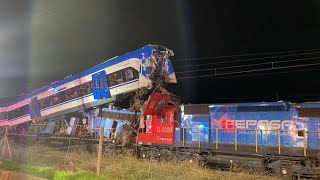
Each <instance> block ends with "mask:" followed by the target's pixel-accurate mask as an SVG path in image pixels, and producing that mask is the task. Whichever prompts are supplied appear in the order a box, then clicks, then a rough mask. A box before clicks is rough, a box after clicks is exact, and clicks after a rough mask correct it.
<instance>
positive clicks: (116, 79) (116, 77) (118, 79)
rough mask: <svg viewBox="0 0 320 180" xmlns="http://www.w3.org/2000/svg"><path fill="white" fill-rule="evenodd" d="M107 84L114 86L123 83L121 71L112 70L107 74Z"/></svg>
mask: <svg viewBox="0 0 320 180" xmlns="http://www.w3.org/2000/svg"><path fill="white" fill-rule="evenodd" d="M108 81H109V84H110V85H109V86H115V85H118V84H121V83H123V78H122V73H121V71H117V72H114V73H112V74H110V75H109V76H108Z"/></svg>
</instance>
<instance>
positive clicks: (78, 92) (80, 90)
mask: <svg viewBox="0 0 320 180" xmlns="http://www.w3.org/2000/svg"><path fill="white" fill-rule="evenodd" d="M90 93H92V89H91V81H90V82H87V83H85V84H81V85H79V86H75V87H73V88H70V89H68V90H65V91H61V92H59V93H57V94H54V95H51V96H48V97H46V98H43V99H40V100H39V104H40V109H44V108H47V107H50V106H53V105H56V104H59V103H62V102H65V101H68V100H71V99H74V98H77V97H81V96H85V95H87V94H90Z"/></svg>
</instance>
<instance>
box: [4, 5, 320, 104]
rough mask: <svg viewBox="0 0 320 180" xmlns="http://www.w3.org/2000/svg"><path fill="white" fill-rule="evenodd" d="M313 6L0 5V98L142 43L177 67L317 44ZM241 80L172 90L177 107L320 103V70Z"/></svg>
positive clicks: (318, 21) (318, 15) (184, 84)
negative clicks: (162, 50)
mask: <svg viewBox="0 0 320 180" xmlns="http://www.w3.org/2000/svg"><path fill="white" fill-rule="evenodd" d="M319 8H320V1H288V2H287V3H285V2H280V1H266V2H262V1H228V2H224V1H213V0H212V1H205V0H202V1H200V0H194V1H187V0H176V1H175V0H161V1H160V0H159V1H156V0H154V1H150V0H138V1H131V0H127V1H125V0H93V1H87V0H68V1H65V0H55V1H42V0H34V1H31V0H24V1H22V0H0V98H1V101H2V102H3V101H6V100H8V99H12V98H14V97H17V96H19V95H21V94H23V93H28V92H31V91H32V90H35V89H37V88H40V87H42V86H45V85H47V84H49V83H50V82H53V81H55V80H59V79H63V78H64V77H65V76H68V75H70V74H75V73H78V72H80V71H82V70H85V69H87V68H90V67H92V66H94V65H97V64H99V63H101V62H102V61H104V60H106V59H109V58H112V57H114V56H117V55H121V54H124V53H126V52H129V51H131V50H135V49H137V48H140V47H142V46H144V45H146V44H161V45H164V46H167V47H168V48H170V49H172V50H173V51H174V52H175V57H174V58H173V59H172V61H173V62H174V65H175V66H176V67H177V68H176V71H184V70H188V69H184V68H180V69H179V67H178V66H183V65H194V64H199V63H204V62H206V63H208V62H223V61H227V60H228V61H236V60H239V59H245V58H249V56H241V57H233V58H214V59H205V60H202V61H200V60H199V61H198V60H191V61H189V60H185V59H189V58H197V57H215V56H228V55H237V54H252V53H267V52H283V51H293V50H310V49H316V48H320V11H319ZM319 51H320V50H318V52H319ZM271 55H273V54H271ZM313 56H320V54H314V55H313ZM250 57H251V56H250ZM243 64H246V62H242V63H240V65H243ZM236 65H239V63H238V64H236ZM191 69H192V70H195V69H197V68H196V67H192V68H191ZM177 75H178V78H179V77H181V76H180V75H181V74H177ZM183 75H187V74H183ZM245 75H246V76H242V75H241V76H238V75H234V76H225V77H223V78H219V79H217V78H215V77H207V78H194V79H187V80H186V79H184V80H182V79H181V80H178V84H177V85H174V86H172V87H170V88H169V89H170V90H171V91H173V92H174V93H175V94H177V95H178V96H181V97H182V100H183V102H184V103H215V102H244V101H275V100H288V101H310V100H319V99H320V98H319V96H320V93H319V92H320V91H319V90H320V85H319V84H320V83H319V75H320V70H313V71H301V72H291V73H289V72H286V71H283V72H282V73H276V72H271V74H263V73H260V74H259V73H253V74H250V73H249V74H245ZM277 94H278V97H277Z"/></svg>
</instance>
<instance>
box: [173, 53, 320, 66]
mask: <svg viewBox="0 0 320 180" xmlns="http://www.w3.org/2000/svg"><path fill="white" fill-rule="evenodd" d="M311 54H320V51H319V52H311V53H298V54H287V55H282V56H279V55H277V56H268V57H259V58H249V59H241V60H234V61H231V60H229V61H222V62H214V63H200V64H199V63H198V64H193V65H183V66H175V69H177V68H187V67H198V66H208V65H218V64H229V63H238V62H248V61H254V60H266V59H276V58H284V57H290V56H301V55H311Z"/></svg>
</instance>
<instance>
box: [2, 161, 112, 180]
mask: <svg viewBox="0 0 320 180" xmlns="http://www.w3.org/2000/svg"><path fill="white" fill-rule="evenodd" d="M0 169H5V170H9V171H14V172H18V173H24V174H29V175H33V176H37V177H41V178H46V179H53V180H64V179H66V180H67V179H82V180H87V179H106V177H99V176H96V175H95V174H94V173H93V172H90V171H77V172H68V171H63V170H58V169H56V168H53V167H47V166H31V165H24V164H18V163H16V162H13V161H4V162H2V164H1V165H0Z"/></svg>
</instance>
